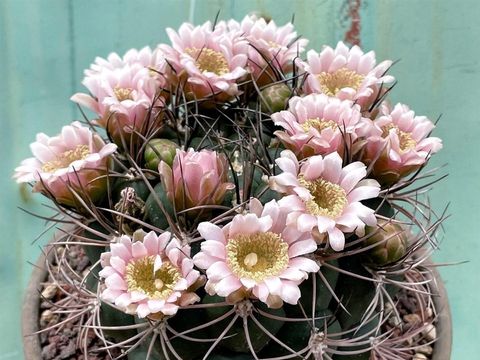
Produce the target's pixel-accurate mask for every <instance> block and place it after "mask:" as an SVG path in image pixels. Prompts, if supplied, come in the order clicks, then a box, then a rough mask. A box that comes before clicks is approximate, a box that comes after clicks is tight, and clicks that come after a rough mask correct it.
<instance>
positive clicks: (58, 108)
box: [0, 0, 480, 360]
mask: <svg viewBox="0 0 480 360" xmlns="http://www.w3.org/2000/svg"><path fill="white" fill-rule="evenodd" d="M354 2H361V7H360V11H359V15H360V17H359V21H360V22H359V23H356V25H360V29H361V32H360V38H361V43H362V45H363V47H364V48H365V49H366V50H372V49H373V50H375V51H376V53H377V59H378V60H383V59H387V58H388V59H393V60H399V62H398V63H397V64H396V65H395V66H394V68H393V69H392V74H393V75H394V76H395V77H396V78H397V79H398V85H397V86H396V88H395V91H394V95H393V100H394V101H402V102H404V103H407V104H409V105H410V106H411V107H412V108H413V109H415V110H416V112H417V113H418V114H424V115H428V116H429V117H430V118H432V119H435V118H437V117H438V116H439V115H440V114H442V115H443V116H442V119H441V120H440V122H439V124H438V128H437V130H436V135H437V136H440V137H442V138H443V140H444V145H445V146H444V150H443V151H442V152H441V153H440V154H438V155H437V156H436V158H435V160H434V161H433V163H434V164H433V165H437V166H438V165H443V164H448V167H447V168H446V169H445V170H443V172H444V173H449V174H450V175H449V177H448V178H447V179H446V180H445V181H443V182H442V183H440V184H438V185H437V186H436V187H435V189H434V190H433V192H432V203H433V205H434V206H436V207H437V208H438V209H439V210H441V208H442V207H443V206H445V205H446V204H447V203H448V202H450V207H449V212H450V213H451V214H452V217H451V218H450V219H449V220H448V221H447V223H446V225H445V239H444V241H443V243H442V244H441V249H440V251H439V252H438V253H437V254H436V259H437V261H442V262H456V261H462V260H468V261H469V262H468V263H467V264H463V265H459V266H454V267H448V268H442V274H443V277H444V279H445V281H446V284H447V288H448V291H449V296H450V301H451V306H452V311H453V320H454V353H453V356H452V359H456V360H457V359H462V360H463V359H477V358H479V356H478V352H480V344H479V342H478V339H476V338H475V337H477V338H478V335H474V334H476V333H477V334H478V331H477V330H478V329H477V328H478V323H479V320H480V312H479V310H478V309H479V306H478V303H479V302H480V297H479V294H480V280H479V278H480V277H479V276H478V268H479V267H480V260H479V257H480V246H479V243H480V239H478V236H477V233H478V231H477V229H476V227H477V226H479V225H480V163H479V159H480V156H479V155H480V151H479V146H478V143H479V142H478V138H479V135H480V119H479V117H480V115H479V110H478V109H477V106H479V105H480V101H479V98H480V91H479V84H480V60H479V59H480V46H479V45H480V43H479V42H480V40H479V39H480V22H479V21H478V19H479V18H480V2H479V1H478V0H459V1H451V0H378V1H374V0H361V1H354ZM218 10H220V11H221V17H222V18H230V17H234V18H237V19H241V18H242V17H243V16H244V15H245V14H246V13H249V12H250V11H252V10H257V11H260V12H263V13H266V14H268V15H270V16H272V17H273V18H274V19H275V20H276V21H277V23H284V22H287V21H289V20H290V19H291V18H292V15H293V14H294V15H295V24H296V26H297V29H298V32H299V33H301V34H303V35H304V36H306V37H307V38H310V39H311V42H310V47H312V48H316V49H320V48H321V45H322V44H330V45H335V44H336V42H337V41H338V40H342V39H344V36H345V32H346V31H347V30H348V29H349V28H350V26H351V16H349V13H350V15H352V14H351V11H349V10H351V9H349V6H348V4H347V3H346V2H345V1H344V0H317V1H315V0H303V1H292V0H270V1H267V0H265V1H260V0H258V1H241V0H231V1H226V0H225V1H221V0H208V1H207V0H203V1H202V0H197V1H194V0H190V1H189V0H142V1H139V0H136V1H128V0H104V1H100V0H97V1H94V0H82V1H75V0H48V1H47V0H0V135H1V141H0V156H1V157H0V158H1V161H0V185H1V186H0V194H1V205H0V229H1V231H2V232H1V238H0V294H1V295H0V312H1V316H2V323H1V326H0V360H3V359H15V360H16V359H22V358H23V355H22V350H21V349H22V347H21V336H20V324H19V318H20V308H21V299H22V289H23V288H24V286H25V284H26V282H27V280H28V277H29V274H30V271H31V265H30V264H28V263H27V261H34V260H35V258H36V257H37V256H38V254H39V252H40V245H41V244H42V243H44V242H45V241H46V240H47V239H48V236H44V237H42V238H41V239H40V240H39V241H37V242H35V243H34V244H32V241H33V240H34V239H35V238H36V237H37V235H39V234H40V233H41V232H42V231H43V230H44V224H43V222H42V221H41V220H37V219H33V218H32V217H31V216H29V215H27V214H25V213H23V212H22V211H20V210H19V209H18V208H17V207H18V206H20V207H23V208H26V209H28V210H29V211H33V212H39V213H42V214H48V213H49V210H48V208H47V206H48V203H47V202H46V201H44V200H43V199H42V198H41V197H38V196H33V195H31V194H29V192H28V190H27V191H25V189H22V188H21V187H19V186H17V185H16V184H15V183H14V182H13V181H12V180H11V179H10V177H11V174H12V171H13V169H14V167H15V166H16V165H17V164H18V163H19V162H20V161H21V160H22V159H23V158H25V157H28V156H30V152H29V149H28V144H29V143H30V142H31V141H32V140H33V139H34V136H35V134H36V133H37V132H40V131H42V132H45V133H47V134H50V135H53V134H56V133H57V132H58V131H59V128H60V127H61V126H62V125H64V124H66V123H68V122H70V121H72V120H75V119H79V118H80V114H79V111H78V110H77V109H76V107H75V105H74V104H73V103H71V102H70V101H69V97H70V96H71V94H73V93H75V92H77V91H81V90H83V89H82V86H81V80H82V71H83V69H85V68H86V67H88V66H89V64H90V63H91V62H92V61H93V59H94V58H95V56H102V57H105V56H107V55H108V53H109V52H111V51H116V52H119V53H123V52H124V51H126V50H127V49H129V48H131V47H137V48H140V47H143V46H144V45H150V46H155V45H156V44H157V43H159V42H165V41H166V40H167V38H166V34H165V31H164V28H165V27H174V28H176V27H178V26H179V25H180V24H181V23H182V22H183V21H185V20H189V19H190V20H193V21H195V22H197V23H199V22H203V21H205V20H209V19H210V20H211V19H213V18H214V17H215V14H216V13H217V11H218ZM46 205H47V206H46Z"/></svg>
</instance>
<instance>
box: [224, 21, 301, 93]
mask: <svg viewBox="0 0 480 360" xmlns="http://www.w3.org/2000/svg"><path fill="white" fill-rule="evenodd" d="M228 28H229V29H230V31H238V32H239V33H241V34H242V35H243V36H244V37H245V38H246V39H247V40H248V42H249V44H250V47H249V50H248V66H249V69H250V72H251V73H252V76H253V77H254V79H255V80H256V81H257V83H259V85H265V84H268V83H271V82H274V81H276V79H278V78H279V77H281V75H282V74H285V73H288V72H290V71H291V70H292V68H293V60H294V59H295V58H296V57H297V56H299V55H300V54H301V53H302V52H303V51H304V50H305V47H306V46H307V44H308V40H307V39H303V38H299V37H298V36H297V33H296V32H295V28H294V26H293V24H292V23H287V24H285V25H283V26H277V24H275V22H274V21H273V20H271V21H269V22H267V21H266V20H265V19H264V18H261V17H260V18H259V17H257V16H255V15H247V16H245V18H244V19H243V20H242V21H241V22H240V23H239V22H236V21H234V20H230V21H229V22H228ZM279 75H280V76H279Z"/></svg>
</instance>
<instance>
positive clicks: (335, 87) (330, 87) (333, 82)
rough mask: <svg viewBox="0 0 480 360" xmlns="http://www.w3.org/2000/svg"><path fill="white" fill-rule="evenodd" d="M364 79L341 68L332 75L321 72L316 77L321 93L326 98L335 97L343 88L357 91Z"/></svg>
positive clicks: (351, 71)
mask: <svg viewBox="0 0 480 360" xmlns="http://www.w3.org/2000/svg"><path fill="white" fill-rule="evenodd" d="M364 78H365V77H364V76H363V75H361V74H358V73H357V72H355V71H353V70H349V69H347V68H341V69H338V70H337V71H334V72H332V73H327V72H322V73H320V74H318V75H317V79H318V81H319V82H320V87H321V89H322V92H323V93H324V94H325V95H328V96H336V95H337V93H338V92H339V91H340V90H341V89H343V88H346V87H348V88H352V89H354V90H355V91H357V90H358V89H359V88H360V85H361V84H362V81H363V79H364Z"/></svg>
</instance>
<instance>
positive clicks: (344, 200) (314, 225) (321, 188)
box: [270, 150, 380, 251]
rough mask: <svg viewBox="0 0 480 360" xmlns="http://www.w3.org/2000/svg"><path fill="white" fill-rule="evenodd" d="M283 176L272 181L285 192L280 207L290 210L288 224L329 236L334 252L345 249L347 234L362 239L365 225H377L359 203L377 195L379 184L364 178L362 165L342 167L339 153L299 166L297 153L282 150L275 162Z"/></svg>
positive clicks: (273, 177)
mask: <svg viewBox="0 0 480 360" xmlns="http://www.w3.org/2000/svg"><path fill="white" fill-rule="evenodd" d="M276 163H277V165H278V166H279V167H280V169H281V170H283V173H281V174H280V175H277V176H272V177H271V178H270V184H271V187H272V189H273V190H275V191H278V192H281V193H284V194H286V195H288V196H285V197H283V198H282V199H281V200H280V201H279V204H280V205H281V206H282V207H285V208H287V209H289V211H291V213H290V215H289V219H288V222H289V223H291V224H293V225H295V226H296V227H297V228H298V230H299V231H312V230H314V231H318V232H319V233H320V234H328V242H329V244H330V246H331V247H332V249H333V250H335V251H340V250H343V248H344V245H345V235H344V233H353V232H355V233H356V234H357V235H359V236H362V235H363V234H364V230H365V225H369V226H374V225H376V223H377V221H376V217H375V213H374V211H373V210H372V209H369V208H368V207H366V206H364V205H363V204H362V203H361V202H360V201H361V200H366V199H371V198H375V197H377V196H378V194H379V191H380V186H379V184H378V182H377V181H375V180H371V179H364V178H365V176H366V174H367V171H366V167H365V165H364V164H363V163H361V162H354V163H351V164H349V165H347V166H345V167H343V168H342V159H341V157H340V155H338V154H337V153H331V154H329V155H327V156H325V157H322V156H321V155H316V156H312V157H310V158H308V159H306V160H305V161H303V162H301V163H299V162H298V160H297V158H296V157H295V154H293V153H292V152H291V151H289V150H285V151H282V153H281V157H280V158H278V159H277V160H276Z"/></svg>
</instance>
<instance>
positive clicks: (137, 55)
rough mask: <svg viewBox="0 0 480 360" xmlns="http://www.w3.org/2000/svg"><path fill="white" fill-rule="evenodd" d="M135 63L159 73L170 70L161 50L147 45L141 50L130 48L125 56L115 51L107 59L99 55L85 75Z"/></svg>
mask: <svg viewBox="0 0 480 360" xmlns="http://www.w3.org/2000/svg"><path fill="white" fill-rule="evenodd" d="M134 64H140V65H142V66H143V67H145V68H148V69H152V70H155V71H158V72H159V73H167V72H168V64H167V63H166V61H165V57H164V56H163V53H162V52H161V50H158V49H156V50H153V51H152V49H151V48H150V47H148V46H146V47H144V48H142V49H140V50H137V49H130V50H128V51H127V52H126V53H125V54H124V55H123V56H120V55H118V54H117V53H114V52H112V53H110V54H109V55H108V56H107V58H106V59H104V58H102V57H99V56H97V57H96V58H95V60H94V62H93V63H92V64H91V65H90V68H89V69H86V70H85V75H86V76H93V75H97V74H100V73H102V72H104V71H105V70H115V69H122V68H124V67H125V66H127V65H134Z"/></svg>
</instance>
